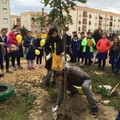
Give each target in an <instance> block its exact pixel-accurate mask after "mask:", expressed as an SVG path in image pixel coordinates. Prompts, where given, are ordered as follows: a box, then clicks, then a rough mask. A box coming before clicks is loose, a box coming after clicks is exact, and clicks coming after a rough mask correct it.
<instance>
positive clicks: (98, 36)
mask: <svg viewBox="0 0 120 120" xmlns="http://www.w3.org/2000/svg"><path fill="white" fill-rule="evenodd" d="M102 33H103V31H102V29H96V30H95V31H94V33H93V35H92V37H93V38H94V40H95V43H96V44H97V42H98V41H99V40H100V39H101V38H102ZM96 55H97V49H96V46H95V51H94V63H97V60H96Z"/></svg>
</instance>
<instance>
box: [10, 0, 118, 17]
mask: <svg viewBox="0 0 120 120" xmlns="http://www.w3.org/2000/svg"><path fill="white" fill-rule="evenodd" d="M10 1H11V3H10V7H11V14H12V15H19V14H20V13H22V12H26V11H33V12H37V11H41V9H42V7H43V4H42V3H41V2H40V0H10ZM78 5H82V6H86V7H90V8H95V9H100V10H105V11H110V12H114V13H120V0H87V3H86V4H80V3H78ZM45 11H46V12H47V13H49V11H50V9H49V7H47V8H45Z"/></svg>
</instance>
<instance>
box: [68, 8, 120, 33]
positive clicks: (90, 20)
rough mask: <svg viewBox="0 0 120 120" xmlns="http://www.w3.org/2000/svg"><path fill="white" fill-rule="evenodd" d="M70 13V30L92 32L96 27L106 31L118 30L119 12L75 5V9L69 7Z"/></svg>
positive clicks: (119, 27)
mask: <svg viewBox="0 0 120 120" xmlns="http://www.w3.org/2000/svg"><path fill="white" fill-rule="evenodd" d="M70 15H71V16H72V19H73V25H70V26H69V29H70V32H73V31H77V32H78V33H80V32H82V31H83V32H87V31H91V32H94V30H95V29H98V28H99V29H102V30H103V31H105V32H107V33H110V32H117V31H119V30H120V14H116V13H112V12H106V11H102V10H96V9H92V8H87V7H81V6H77V7H75V10H72V9H70Z"/></svg>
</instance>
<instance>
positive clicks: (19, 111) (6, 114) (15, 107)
mask: <svg viewBox="0 0 120 120" xmlns="http://www.w3.org/2000/svg"><path fill="white" fill-rule="evenodd" d="M34 101H35V96H34V95H32V94H29V93H24V94H22V95H13V96H12V97H11V98H10V99H8V100H6V101H4V102H2V103H0V120H28V115H27V112H28V110H30V109H31V108H32V107H33V102H34Z"/></svg>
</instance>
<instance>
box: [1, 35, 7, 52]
mask: <svg viewBox="0 0 120 120" xmlns="http://www.w3.org/2000/svg"><path fill="white" fill-rule="evenodd" d="M0 42H4V43H5V44H7V36H6V37H5V40H4V41H3V40H2V38H1V36H0ZM4 48H5V50H6V53H7V47H4ZM0 53H2V46H0Z"/></svg>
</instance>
